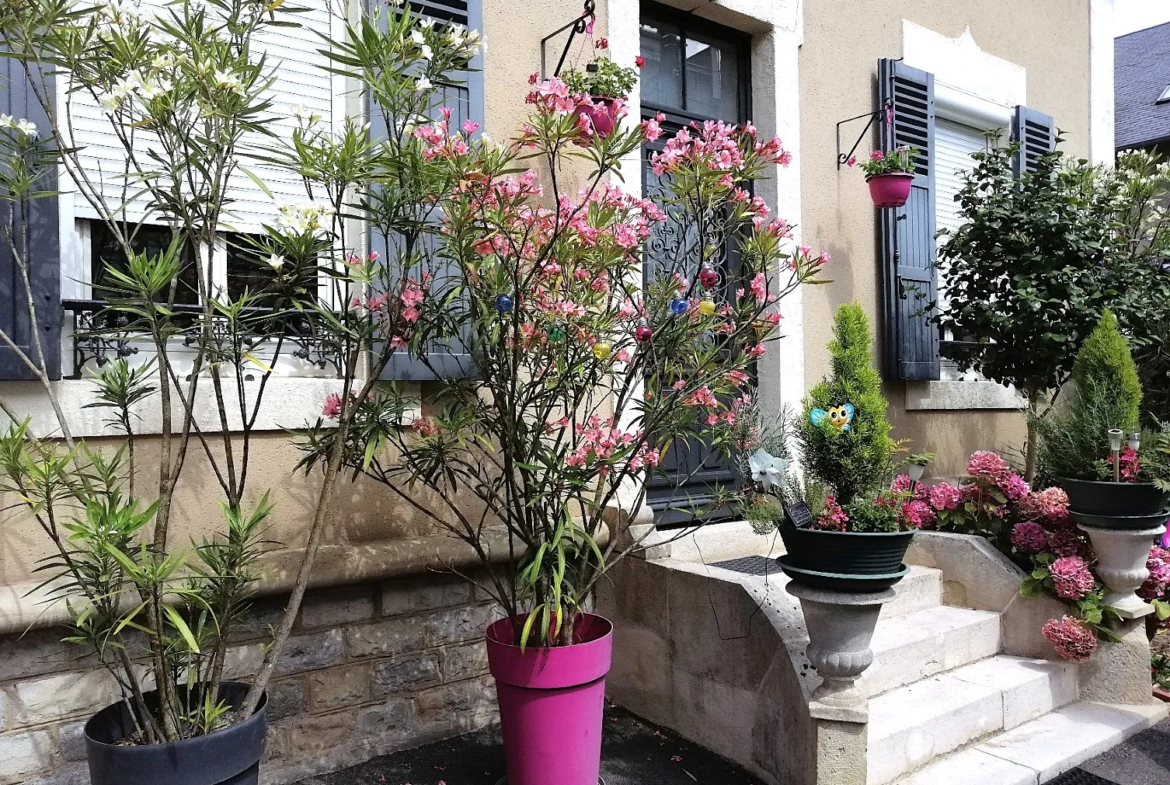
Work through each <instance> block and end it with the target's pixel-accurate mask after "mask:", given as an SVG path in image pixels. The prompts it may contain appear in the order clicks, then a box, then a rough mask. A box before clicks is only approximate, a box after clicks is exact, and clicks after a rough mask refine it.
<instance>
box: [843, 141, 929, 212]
mask: <svg viewBox="0 0 1170 785" xmlns="http://www.w3.org/2000/svg"><path fill="white" fill-rule="evenodd" d="M919 153H920V151H919V149H918V148H917V147H898V148H896V149H894V150H891V151H889V152H882V151H881V150H874V151H873V152H872V153H870V154H869V158H868V159H866V160H864V161H862V162H861V170H862V171H863V172H865V182H866V183H867V184H868V185H869V195H870V198H871V199H873V203H874V206H875V207H901V206H902V205H904V204H906V200H907V199H909V198H910V189H911V187H912V186H913V185H914V164H915V158H916V157H917V156H918V155H919ZM854 163H855V161H854V160H853V159H850V166H852V165H853V164H854Z"/></svg>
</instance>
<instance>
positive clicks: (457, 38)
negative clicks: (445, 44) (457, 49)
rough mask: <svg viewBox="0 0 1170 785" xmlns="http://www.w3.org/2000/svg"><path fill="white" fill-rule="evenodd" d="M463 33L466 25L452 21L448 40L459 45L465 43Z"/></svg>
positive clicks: (448, 30)
mask: <svg viewBox="0 0 1170 785" xmlns="http://www.w3.org/2000/svg"><path fill="white" fill-rule="evenodd" d="M463 34H464V27H463V25H461V24H458V23H455V22H452V23H451V25H450V26H449V27H448V28H447V40H448V41H450V42H451V43H453V44H455V45H456V46H459V44H461V43H463Z"/></svg>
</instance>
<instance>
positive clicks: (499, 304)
mask: <svg viewBox="0 0 1170 785" xmlns="http://www.w3.org/2000/svg"><path fill="white" fill-rule="evenodd" d="M513 304H514V303H513V302H512V298H511V297H509V296H508V295H506V294H501V295H500V296H499V297H497V298H496V310H497V311H499V312H500V313H507V312H508V311H510V310H512V305H513Z"/></svg>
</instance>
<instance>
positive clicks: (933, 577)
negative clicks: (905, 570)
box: [881, 566, 942, 619]
mask: <svg viewBox="0 0 1170 785" xmlns="http://www.w3.org/2000/svg"><path fill="white" fill-rule="evenodd" d="M894 591H895V592H897V596H896V597H895V598H894V599H893V600H891V601H890V602H887V603H886V604H885V605H883V606H882V615H881V618H882V619H893V618H901V617H903V616H909V615H910V614H912V613H918V612H919V611H924V610H926V609H927V608H936V607H938V606H939V605H941V604H942V572H941V571H940V570H936V569H934V568H933V567H915V566H912V567H911V568H910V574H909V575H907V576H906V577H905V578H903V579H902V580H901V581H899V582H898V583H897V584H896V585H895V586H894Z"/></svg>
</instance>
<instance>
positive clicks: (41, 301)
mask: <svg viewBox="0 0 1170 785" xmlns="http://www.w3.org/2000/svg"><path fill="white" fill-rule="evenodd" d="M39 87H40V85H39V84H38V88H39ZM50 100H51V96H50ZM0 112H3V113H4V114H9V115H12V116H13V117H16V118H23V119H28V120H31V121H32V122H34V123H36V125H37V128H38V130H39V131H40V133H41V134H42V136H47V135H48V134H49V120H48V118H47V117H46V115H45V112H44V110H43V109H42V108H41V103H40V101H39V100H38V98H37V96H36V93H35V92H34V91H33V88H32V85H31V84H30V83H29V79H28V76H27V75H26V74H25V71H24V66H23V65H22V64H21V62H20V61H19V60H16V59H14V58H8V57H6V58H3V66H0ZM56 189H57V176H56V170H55V168H50V169H49V170H48V171H47V172H45V174H44V175H43V176H42V177H41V180H40V182H38V183H37V184H36V190H37V191H41V192H51V191H55V190H56ZM59 216H60V211H59V209H58V206H57V197H56V196H45V197H42V198H38V199H30V200H27V201H26V202H24V203H20V204H14V203H13V202H11V201H8V200H3V201H0V222H2V223H3V226H4V230H3V231H4V235H6V236H7V237H6V239H0V329H2V330H3V331H4V333H5V334H6V335H7V336H8V337H9V338H11V339H12V341H13V343H15V344H16V345H17V346H18V347H19V349H20V353H23V354H24V355H25V356H27V357H28V358H29V359H31V360H32V361H33V362H34V363H36V364H37V365H38V366H41V362H40V360H39V358H38V357H37V354H36V352H35V348H34V346H35V344H34V342H33V334H34V332H35V333H36V334H39V336H40V345H41V349H42V351H43V352H44V364H43V366H41V367H42V370H44V371H45V372H46V373H47V374H48V376H49V378H50V379H60V378H61V237H60V223H59ZM7 238H10V239H11V241H13V242H15V244H16V246H17V248H18V249H19V250H20V256H21V257H22V258H24V259H25V260H26V262H27V268H28V277H29V287H30V288H31V289H32V292H31V294H32V301H33V302H34V303H35V305H36V322H37V323H36V324H33V322H32V319H31V318H30V313H29V307H28V300H29V297H28V294H29V293H28V291H27V290H26V288H25V283H24V276H23V275H22V274H21V269H20V265H18V264H17V259H16V256H14V254H13V252H12V247H11V245H10V240H9V239H7ZM20 353H18V352H16V351H14V350H13V349H12V348H11V347H10V346H9V345H8V344H7V342H5V341H2V340H0V379H3V380H10V379H35V378H36V375H35V374H34V373H33V371H32V369H30V368H29V367H28V365H27V364H26V363H25V362H24V360H23V359H22V358H21V356H20Z"/></svg>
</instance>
